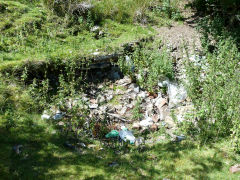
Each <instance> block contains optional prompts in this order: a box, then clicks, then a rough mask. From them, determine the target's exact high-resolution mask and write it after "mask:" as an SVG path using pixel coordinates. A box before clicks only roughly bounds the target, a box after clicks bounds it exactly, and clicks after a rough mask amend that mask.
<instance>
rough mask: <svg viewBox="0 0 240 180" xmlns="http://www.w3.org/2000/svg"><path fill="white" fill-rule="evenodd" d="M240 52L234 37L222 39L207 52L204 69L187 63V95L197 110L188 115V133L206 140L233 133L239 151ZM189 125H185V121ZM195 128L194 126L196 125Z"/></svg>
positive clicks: (203, 140) (202, 140)
mask: <svg viewBox="0 0 240 180" xmlns="http://www.w3.org/2000/svg"><path fill="white" fill-rule="evenodd" d="M239 60H240V53H239V51H238V48H237V47H236V45H235V43H234V41H233V40H232V39H227V40H223V41H219V43H218V45H217V47H216V50H215V51H214V52H213V53H209V52H207V54H206V64H207V68H205V69H204V70H203V69H202V66H196V65H194V63H193V62H191V61H189V62H188V63H187V76H188V84H187V85H188V92H189V93H188V95H189V96H190V98H191V99H192V101H193V103H194V105H195V108H196V111H195V112H194V113H193V114H192V116H190V117H189V120H190V121H188V122H186V123H187V124H188V125H187V126H185V127H187V128H186V133H189V134H192V135H193V136H194V137H196V136H197V137H199V138H200V140H201V142H202V143H204V142H206V141H208V140H213V139H216V138H220V137H226V136H230V135H231V136H232V139H233V143H234V146H235V148H236V150H238V151H239V142H240V128H239V127H240V121H239V119H240V112H239V111H240V110H239V104H240V93H239V92H240V86H239V84H240V64H239ZM185 125H186V124H185ZM193 127H195V128H193Z"/></svg>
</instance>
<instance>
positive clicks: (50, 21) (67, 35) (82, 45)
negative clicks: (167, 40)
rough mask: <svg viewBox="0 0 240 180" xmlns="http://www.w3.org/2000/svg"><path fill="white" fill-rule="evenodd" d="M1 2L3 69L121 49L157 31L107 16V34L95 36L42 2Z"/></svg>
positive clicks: (104, 24) (0, 66) (104, 23)
mask: <svg viewBox="0 0 240 180" xmlns="http://www.w3.org/2000/svg"><path fill="white" fill-rule="evenodd" d="M0 6H1V7H2V8H1V12H0V32H1V36H0V52H1V53H0V69H5V68H6V66H7V67H11V66H15V65H21V64H22V62H25V61H46V60H82V59H83V57H89V56H93V55H92V53H94V52H96V51H99V52H100V54H108V53H113V52H116V51H120V50H122V49H123V47H122V46H123V45H124V44H126V43H129V42H132V41H135V40H139V39H142V38H147V37H149V36H152V35H154V30H153V29H152V28H147V27H141V26H140V25H137V24H131V23H124V24H122V23H118V22H117V21H113V20H111V19H104V20H103V21H101V22H100V24H99V25H100V27H101V30H102V31H103V32H104V34H105V35H104V36H103V37H100V38H96V34H95V33H92V32H90V31H89V30H88V28H87V29H86V27H83V26H82V25H81V24H80V25H72V26H70V25H69V23H70V20H67V18H66V17H62V18H60V17H57V16H56V15H54V14H52V13H51V12H50V11H49V10H47V9H46V8H45V6H43V5H42V4H41V3H37V4H30V3H25V4H24V3H21V2H17V1H3V0H1V1H0ZM83 24H86V22H83ZM84 26H85V25H84ZM86 26H87V25H86ZM89 26H90V25H89Z"/></svg>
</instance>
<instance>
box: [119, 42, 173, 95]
mask: <svg viewBox="0 0 240 180" xmlns="http://www.w3.org/2000/svg"><path fill="white" fill-rule="evenodd" d="M155 43H156V42H155ZM151 46H152V47H151ZM151 46H150V45H143V48H139V47H138V48H136V49H135V51H134V53H133V54H132V55H131V56H129V57H130V61H131V63H129V61H128V62H127V61H126V59H125V58H121V59H120V61H119V66H120V68H121V69H122V71H123V73H125V74H128V75H130V77H132V78H133V79H135V80H136V81H137V83H138V84H139V85H140V87H141V88H144V89H147V90H148V91H149V92H152V93H153V92H154V91H155V90H156V89H157V84H158V81H159V80H160V79H162V78H166V77H167V78H169V79H173V78H174V72H173V61H172V58H171V56H170V55H169V52H168V51H167V48H166V47H162V48H161V50H159V49H158V47H159V46H160V45H159V44H158V42H157V43H156V44H154V45H153V44H151Z"/></svg>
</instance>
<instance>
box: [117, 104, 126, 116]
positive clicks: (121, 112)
mask: <svg viewBox="0 0 240 180" xmlns="http://www.w3.org/2000/svg"><path fill="white" fill-rule="evenodd" d="M126 112H127V107H126V106H125V107H123V108H122V109H121V111H119V114H120V115H122V116H123V115H124V114H125V113H126Z"/></svg>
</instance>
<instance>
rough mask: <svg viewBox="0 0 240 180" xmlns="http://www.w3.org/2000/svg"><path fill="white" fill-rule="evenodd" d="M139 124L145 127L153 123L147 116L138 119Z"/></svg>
mask: <svg viewBox="0 0 240 180" xmlns="http://www.w3.org/2000/svg"><path fill="white" fill-rule="evenodd" d="M139 125H140V127H142V128H147V127H150V126H152V125H153V121H152V119H151V118H150V117H148V118H147V119H145V120H142V121H140V123H139Z"/></svg>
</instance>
